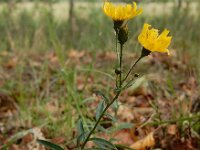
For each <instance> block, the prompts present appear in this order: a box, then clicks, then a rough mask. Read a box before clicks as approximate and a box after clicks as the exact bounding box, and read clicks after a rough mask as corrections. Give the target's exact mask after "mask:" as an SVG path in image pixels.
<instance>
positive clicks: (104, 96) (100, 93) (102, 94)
mask: <svg viewBox="0 0 200 150" xmlns="http://www.w3.org/2000/svg"><path fill="white" fill-rule="evenodd" d="M95 93H96V94H97V95H99V96H101V97H102V98H103V99H104V101H105V102H106V104H108V103H109V98H108V97H107V96H106V95H105V94H104V93H103V92H101V91H96V92H95Z"/></svg>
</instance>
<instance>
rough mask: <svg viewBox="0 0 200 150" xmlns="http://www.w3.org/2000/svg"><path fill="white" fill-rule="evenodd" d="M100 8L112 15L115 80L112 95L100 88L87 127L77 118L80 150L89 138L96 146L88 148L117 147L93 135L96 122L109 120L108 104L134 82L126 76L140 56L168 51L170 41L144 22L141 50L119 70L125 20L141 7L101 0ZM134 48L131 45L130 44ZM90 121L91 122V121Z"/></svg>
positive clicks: (109, 105) (166, 35)
mask: <svg viewBox="0 0 200 150" xmlns="http://www.w3.org/2000/svg"><path fill="white" fill-rule="evenodd" d="M102 10H103V12H104V13H105V14H106V15H107V16H108V17H110V18H111V19H112V21H113V29H114V31H115V38H116V43H115V48H116V55H117V62H116V63H117V64H116V66H117V67H116V68H115V75H116V78H115V80H116V81H115V82H116V85H115V87H114V88H113V91H114V93H115V95H114V97H113V98H111V99H110V98H108V97H106V96H105V95H106V94H104V93H102V92H100V94H101V96H102V98H103V100H102V101H100V103H99V104H98V107H97V109H96V115H95V121H90V122H89V123H88V124H90V127H88V126H87V128H86V127H85V126H84V124H87V122H85V121H84V123H83V121H82V119H80V120H79V121H78V137H77V149H80V150H83V149H86V148H85V147H86V144H87V143H88V141H92V142H94V143H95V144H96V146H97V147H95V148H91V149H102V150H103V149H116V150H117V149H118V148H117V146H116V145H115V144H113V143H112V142H111V141H107V140H105V139H103V138H99V137H95V136H94V135H95V133H96V132H97V129H98V130H99V128H103V127H101V125H100V122H101V121H102V118H103V117H104V116H107V117H109V118H110V119H111V120H112V119H113V118H114V117H113V116H111V115H110V114H108V113H107V110H108V109H109V108H110V107H111V106H112V104H113V103H114V102H116V101H117V100H118V97H119V95H120V94H121V93H122V91H123V90H125V89H127V88H128V87H130V86H131V85H132V84H134V82H133V81H134V77H137V76H134V77H132V78H131V77H130V75H131V74H132V72H133V70H134V68H135V66H136V65H137V63H138V62H139V61H140V60H141V59H142V58H144V57H145V56H148V55H150V54H151V53H152V52H161V53H167V54H170V52H169V50H168V47H169V45H170V43H171V39H172V37H171V36H168V34H169V30H167V29H165V30H164V31H163V32H162V33H161V34H159V30H157V29H154V28H153V27H151V25H149V24H147V23H145V24H144V26H143V29H142V31H141V33H140V34H139V36H138V41H139V43H140V44H141V47H142V48H141V54H140V56H139V57H138V59H136V60H135V61H134V62H133V64H132V65H131V66H129V68H130V69H129V70H128V71H127V72H125V71H124V70H123V53H124V50H123V47H124V44H125V43H126V42H127V41H128V40H133V39H129V28H128V21H130V20H131V19H133V20H134V18H135V17H137V16H139V15H141V14H142V12H143V10H142V9H141V8H139V9H138V8H137V4H136V3H135V2H133V3H132V4H116V5H115V4H113V3H111V2H109V1H105V2H104V4H103V8H102ZM133 49H134V48H133ZM91 122H92V123H91Z"/></svg>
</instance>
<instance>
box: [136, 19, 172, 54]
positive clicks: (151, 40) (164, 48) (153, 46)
mask: <svg viewBox="0 0 200 150" xmlns="http://www.w3.org/2000/svg"><path fill="white" fill-rule="evenodd" d="M168 34H169V30H167V29H165V30H164V31H163V32H162V33H161V34H160V35H159V33H158V30H157V29H154V28H151V25H149V24H147V23H145V24H144V27H143V30H142V32H141V33H140V35H139V36H138V41H139V42H140V44H141V45H142V46H143V47H144V48H145V49H146V50H149V51H151V52H162V53H165V52H166V53H168V54H169V50H168V46H169V45H170V43H171V39H172V37H171V36H167V35H168Z"/></svg>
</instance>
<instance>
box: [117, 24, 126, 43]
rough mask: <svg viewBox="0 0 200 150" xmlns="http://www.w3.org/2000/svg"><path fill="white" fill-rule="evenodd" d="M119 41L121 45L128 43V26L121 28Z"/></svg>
mask: <svg viewBox="0 0 200 150" xmlns="http://www.w3.org/2000/svg"><path fill="white" fill-rule="evenodd" d="M118 40H119V43H120V44H121V45H124V43H126V41H127V40H128V26H127V25H125V26H123V27H121V28H120V30H119V35H118Z"/></svg>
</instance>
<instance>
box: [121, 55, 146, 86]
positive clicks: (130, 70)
mask: <svg viewBox="0 0 200 150" xmlns="http://www.w3.org/2000/svg"><path fill="white" fill-rule="evenodd" d="M142 58H143V56H140V57H139V58H138V59H137V60H136V62H135V63H134V64H133V65H132V66H131V68H130V69H129V71H128V73H127V75H126V77H125V78H124V79H123V81H122V83H123V82H124V81H126V79H127V78H128V76H129V75H130V73H131V72H132V70H133V68H134V67H135V66H136V64H137V63H138V62H139V61H140V60H141V59H142Z"/></svg>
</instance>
